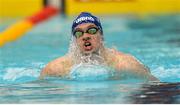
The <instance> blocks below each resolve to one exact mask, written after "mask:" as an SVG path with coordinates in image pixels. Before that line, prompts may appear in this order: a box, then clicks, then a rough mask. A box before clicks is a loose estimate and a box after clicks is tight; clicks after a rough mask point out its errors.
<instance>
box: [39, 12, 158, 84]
mask: <svg viewBox="0 0 180 105" xmlns="http://www.w3.org/2000/svg"><path fill="white" fill-rule="evenodd" d="M71 31H72V38H71V42H70V47H69V52H68V53H67V54H66V55H65V56H63V57H60V58H57V59H55V60H53V61H51V62H50V63H48V64H47V65H46V66H45V68H44V69H43V70H42V71H41V74H40V78H44V77H47V76H53V77H63V76H67V75H68V74H69V73H70V72H71V69H72V67H73V66H74V65H78V64H80V63H91V64H93V63H94V64H105V65H107V66H108V67H111V68H113V69H115V70H117V71H118V72H121V71H122V72H124V71H127V72H129V73H133V74H136V75H138V76H140V77H142V78H147V79H148V80H149V81H158V79H157V78H156V77H154V76H153V75H152V74H151V73H150V71H149V69H148V68H147V67H145V66H144V65H143V64H142V63H141V62H140V61H138V60H137V59H136V58H135V57H133V56H132V55H130V54H125V53H122V52H119V51H117V50H116V49H110V48H106V47H105V46H104V39H103V29H102V26H101V23H100V20H99V19H98V18H97V17H95V16H93V15H92V14H90V13H88V12H82V13H81V14H80V15H79V16H78V17H77V18H76V19H75V20H74V21H73V24H72V30H71Z"/></svg>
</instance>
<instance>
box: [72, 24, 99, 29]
mask: <svg viewBox="0 0 180 105" xmlns="http://www.w3.org/2000/svg"><path fill="white" fill-rule="evenodd" d="M87 27H97V26H96V25H95V24H93V23H82V24H79V25H77V26H76V28H87ZM76 28H75V29H76Z"/></svg>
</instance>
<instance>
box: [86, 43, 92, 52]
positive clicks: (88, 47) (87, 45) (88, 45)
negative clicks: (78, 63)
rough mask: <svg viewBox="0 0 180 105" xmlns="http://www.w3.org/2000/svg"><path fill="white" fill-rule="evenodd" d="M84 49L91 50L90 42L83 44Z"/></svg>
mask: <svg viewBox="0 0 180 105" xmlns="http://www.w3.org/2000/svg"><path fill="white" fill-rule="evenodd" d="M84 49H85V50H86V51H90V50H92V44H91V43H90V42H85V43H84Z"/></svg>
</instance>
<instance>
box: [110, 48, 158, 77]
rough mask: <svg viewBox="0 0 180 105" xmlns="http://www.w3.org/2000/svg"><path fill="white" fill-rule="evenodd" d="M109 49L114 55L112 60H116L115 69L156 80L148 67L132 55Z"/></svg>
mask: <svg viewBox="0 0 180 105" xmlns="http://www.w3.org/2000/svg"><path fill="white" fill-rule="evenodd" d="M111 51H112V54H113V55H114V59H115V60H114V61H115V62H116V65H115V68H116V69H117V70H120V71H121V70H126V71H129V72H132V73H134V74H137V75H140V76H146V77H147V78H149V80H158V79H157V78H155V77H154V76H153V75H152V74H151V73H150V70H149V68H148V67H147V66H145V65H144V64H143V63H142V62H140V61H139V60H138V59H137V58H135V57H134V56H132V55H130V54H126V53H122V52H119V51H117V50H115V49H111Z"/></svg>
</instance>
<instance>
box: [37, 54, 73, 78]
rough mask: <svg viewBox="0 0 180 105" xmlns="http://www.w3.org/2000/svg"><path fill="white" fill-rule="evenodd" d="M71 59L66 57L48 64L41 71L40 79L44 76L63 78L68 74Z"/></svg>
mask: <svg viewBox="0 0 180 105" xmlns="http://www.w3.org/2000/svg"><path fill="white" fill-rule="evenodd" d="M70 66H71V59H70V58H69V57H68V56H63V57H60V58H57V59H55V60H53V61H51V62H49V63H48V64H47V65H46V66H45V67H44V68H43V69H42V71H41V75H40V78H44V77H46V76H63V75H65V74H67V73H68V72H69V68H70Z"/></svg>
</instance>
